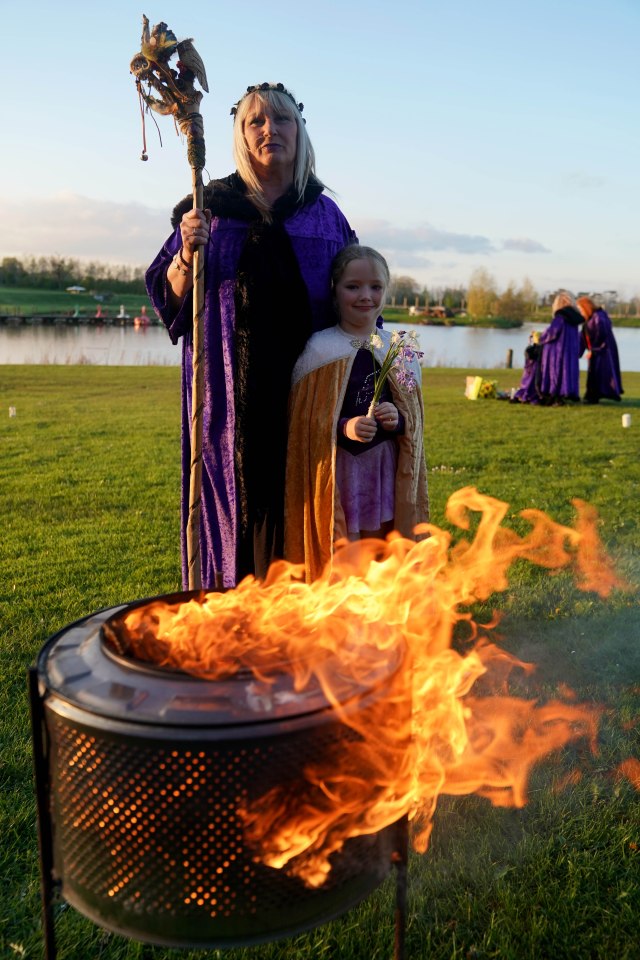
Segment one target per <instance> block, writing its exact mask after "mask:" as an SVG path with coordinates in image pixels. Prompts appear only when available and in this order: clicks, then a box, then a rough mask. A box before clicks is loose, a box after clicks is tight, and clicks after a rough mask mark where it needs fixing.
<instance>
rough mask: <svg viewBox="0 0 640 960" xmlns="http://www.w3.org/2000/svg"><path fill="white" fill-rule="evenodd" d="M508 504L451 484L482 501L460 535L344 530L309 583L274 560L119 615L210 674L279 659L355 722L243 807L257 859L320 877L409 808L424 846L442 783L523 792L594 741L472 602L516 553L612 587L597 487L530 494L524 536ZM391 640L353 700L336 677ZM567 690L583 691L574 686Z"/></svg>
mask: <svg viewBox="0 0 640 960" xmlns="http://www.w3.org/2000/svg"><path fill="white" fill-rule="evenodd" d="M507 506H508V505H507V504H505V503H503V502H501V501H499V500H495V499H493V498H491V497H487V496H483V495H481V494H479V493H478V491H477V490H475V489H474V488H472V487H467V488H465V489H463V490H459V491H458V492H457V493H455V494H454V495H453V496H452V497H451V498H450V500H449V502H448V504H447V519H448V520H449V522H451V523H452V524H454V525H456V526H457V527H459V528H461V529H463V530H468V529H469V528H470V526H471V517H470V514H471V512H477V513H478V514H479V521H478V525H477V529H476V532H475V535H474V537H473V539H472V540H466V539H461V540H459V541H458V542H457V543H455V544H452V538H451V536H450V534H449V533H447V532H445V531H444V530H442V529H439V528H438V527H436V526H433V525H423V526H421V528H420V531H419V532H420V533H427V534H428V537H427V538H426V539H423V540H421V541H419V542H414V541H412V540H406V539H403V538H402V537H401V536H400V535H399V534H397V533H394V534H391V535H390V536H389V537H388V538H387V540H386V541H384V542H383V541H377V540H368V541H360V542H358V543H350V544H346V543H344V544H342V545H341V546H340V547H339V549H337V551H336V554H335V556H334V558H333V561H332V564H331V565H330V566H328V567H327V569H326V570H325V571H324V573H323V575H322V577H321V578H319V579H318V580H317V581H316V582H315V583H312V584H305V583H303V582H301V579H300V577H301V569H300V568H299V567H296V566H294V565H291V564H288V563H286V562H284V561H281V562H278V563H276V564H274V565H273V566H272V568H271V569H270V571H269V574H268V577H267V579H266V580H265V581H264V582H263V583H258V582H257V581H255V580H254V579H253V578H251V577H248V578H246V579H245V580H243V582H242V583H241V584H239V586H238V587H237V588H236V589H235V590H232V591H229V592H227V593H211V594H207V595H206V597H205V598H204V602H197V601H195V600H194V601H190V602H187V603H182V604H173V605H170V604H167V603H166V602H153V603H150V604H148V605H147V606H145V607H142V608H138V609H134V610H132V611H130V612H129V613H128V614H127V616H126V617H125V618H124V622H125V626H126V629H127V631H128V634H129V638H130V641H131V645H132V651H133V653H134V655H135V656H138V657H140V658H142V659H150V660H153V661H155V662H160V663H162V664H164V665H167V666H172V667H179V668H180V669H182V670H184V671H187V672H190V673H193V674H197V675H200V676H204V677H206V678H209V679H214V680H215V679H220V678H222V677H224V676H229V675H230V674H234V673H235V672H236V671H238V670H240V669H247V670H250V671H252V672H253V674H254V676H255V677H256V679H257V680H259V681H260V682H261V683H262V684H264V685H266V688H267V689H268V687H269V685H270V684H271V683H272V682H273V680H274V679H275V677H276V675H278V674H282V672H283V671H286V672H288V673H289V674H290V675H291V677H292V682H293V686H294V689H295V690H297V691H300V690H303V689H304V688H305V686H306V685H307V684H308V683H309V681H310V679H312V678H315V680H316V681H317V682H319V684H320V685H321V687H322V690H323V692H324V694H325V696H326V697H327V699H328V701H329V702H330V703H331V704H332V705H333V707H334V708H335V711H336V713H337V715H338V717H339V719H340V720H341V721H342V722H343V723H345V724H346V725H347V726H349V727H351V728H352V729H353V730H355V732H356V733H357V735H358V736H357V737H355V738H353V737H352V738H348V739H349V742H348V743H341V744H337V745H336V747H335V749H334V750H332V751H330V752H329V753H330V755H325V756H322V757H320V758H318V760H317V761H316V762H314V763H313V764H311V763H309V764H307V766H306V767H305V770H304V782H303V783H299V784H297V785H296V788H295V790H292V789H291V785H290V784H282V785H281V786H279V787H277V788H275V789H273V790H271V791H269V792H268V793H266V794H264V795H263V796H262V797H261V798H260V799H259V800H258V801H256V802H253V803H252V804H251V806H250V807H248V808H246V809H243V810H241V811H239V812H240V815H241V818H242V820H243V822H244V828H245V838H246V840H247V842H248V843H250V844H251V845H252V846H253V847H254V849H255V850H256V851H257V852H256V856H257V857H259V859H260V860H262V861H263V862H264V863H267V864H268V865H270V866H273V867H279V868H286V869H287V870H288V871H289V872H291V873H292V874H294V875H296V876H298V877H300V878H302V880H303V881H304V882H305V883H307V884H308V885H310V886H318V885H320V884H322V882H323V881H324V879H325V878H326V876H327V874H328V873H329V871H330V860H329V858H330V856H331V854H332V852H333V851H335V850H338V849H340V848H341V846H342V845H343V843H344V842H345V840H346V839H347V838H349V837H352V836H356V835H361V834H370V833H374V832H376V831H378V830H380V829H382V828H383V827H385V826H387V825H389V824H392V823H394V822H395V821H397V820H398V819H399V818H400V817H401V816H403V815H405V814H408V815H409V817H410V818H411V819H412V821H413V825H414V831H413V833H414V845H415V847H416V849H418V850H425V849H426V847H427V845H428V840H429V835H430V832H431V821H432V817H433V814H434V811H435V807H436V803H437V799H438V797H439V796H440V795H441V794H443V793H445V794H446V793H448V794H468V793H477V794H480V795H481V796H484V797H487V798H489V800H490V801H491V802H492V803H493V804H495V805H503V806H504V805H513V806H521V805H522V804H524V803H525V802H526V784H527V779H528V775H529V772H530V770H531V768H532V766H533V765H534V764H535V763H537V762H538V761H539V760H540V759H541V758H542V757H544V756H545V755H546V754H548V753H549V752H550V751H552V750H556V749H558V748H559V747H561V746H562V745H563V744H565V743H567V742H568V741H570V740H572V739H576V738H578V737H587V738H588V740H589V742H590V744H591V747H592V749H593V750H595V741H596V735H597V728H598V722H599V717H600V714H601V711H600V710H599V709H598V708H594V707H592V706H589V707H587V706H581V705H578V704H576V703H575V702H564V701H560V700H555V701H553V702H547V703H539V702H536V701H534V700H523V699H518V698H514V697H510V696H507V693H506V690H507V683H506V681H507V676H508V674H509V672H510V671H511V670H513V669H514V668H518V669H522V670H525V671H530V670H531V669H532V668H531V667H530V665H527V664H523V663H521V662H519V661H517V660H515V658H513V657H511V656H510V655H509V654H507V653H506V652H505V651H502V650H500V649H499V648H498V647H496V646H495V645H493V644H490V643H489V642H488V641H487V640H486V638H484V637H482V636H480V635H479V628H478V626H477V625H476V624H475V623H474V622H473V621H472V619H471V615H470V613H469V611H468V610H466V609H464V608H466V607H468V606H469V605H470V604H472V603H474V602H476V601H478V600H486V599H487V598H488V597H490V596H491V595H492V594H493V593H495V592H496V591H504V590H505V589H506V588H507V586H508V581H507V570H508V568H509V566H510V565H511V564H512V563H513V562H514V561H516V560H518V559H525V560H528V561H531V562H533V563H536V564H538V565H541V566H543V567H546V568H548V569H552V570H557V569H560V568H563V567H568V566H573V568H574V571H575V574H576V580H577V583H578V586H579V587H581V588H582V589H585V590H593V591H595V592H597V593H599V594H600V595H601V596H607V595H608V594H609V593H610V591H611V590H612V589H613V588H614V587H624V586H625V584H623V583H622V581H621V580H620V579H619V578H618V577H617V576H616V574H615V572H614V569H613V566H612V564H611V561H610V560H609V558H608V557H607V555H606V553H605V551H604V548H603V547H602V544H601V542H600V540H599V537H598V533H597V529H596V521H597V516H596V513H595V511H594V510H593V508H591V507H589V506H588V505H587V504H584V503H583V502H582V501H577V500H576V501H574V506H575V507H576V510H577V514H578V516H577V521H576V525H575V527H566V526H562V525H560V524H557V523H555V522H554V521H553V520H551V519H550V518H549V517H548V516H546V515H545V514H544V513H542V512H540V511H537V510H525V511H523V512H522V513H521V514H520V516H522V517H523V519H524V520H526V521H527V522H528V523H529V524H530V525H531V529H530V531H529V532H528V533H527V535H525V536H522V537H521V536H519V535H517V534H516V533H515V532H514V531H513V530H509V529H506V528H504V527H503V526H501V524H502V521H503V519H504V517H505V515H506V512H507ZM460 621H466V622H467V623H468V624H469V626H470V629H471V632H472V636H473V637H474V639H475V644H474V646H473V648H472V649H471V650H470V652H468V653H467V654H466V655H463V654H461V653H460V652H458V651H456V650H455V649H454V648H453V647H452V637H453V631H454V627H455V626H456V624H457V623H459V622H460ZM490 626H491V625H490ZM394 658H395V660H398V659H400V660H401V661H402V664H403V669H402V670H401V671H400V672H399V674H398V677H397V678H396V679H395V680H394V681H393V682H392V683H391V684H390V685H389V688H388V690H387V691H386V692H385V695H384V696H381V697H379V698H378V699H377V700H376V701H375V702H374V704H373V707H372V708H371V709H368V710H367V712H366V718H364V719H363V717H362V716H361V715H360V716H359V715H358V713H357V711H356V712H355V713H354V712H348V711H346V710H344V709H343V707H342V705H341V703H340V698H339V695H338V693H337V691H339V689H340V687H341V683H344V678H345V677H348V678H350V679H352V680H353V681H354V682H356V683H359V684H363V685H365V686H366V685H367V684H368V683H369V684H370V683H371V682H372V679H375V678H376V677H379V676H380V675H381V674H382V673H384V670H385V668H386V669H387V671H388V670H389V663H392V662H394ZM481 677H482V681H480V678H481ZM479 681H480V682H479ZM480 686H482V687H487V692H486V693H485V694H484V695H483V694H482V692H480V691H479V687H480ZM498 687H499V688H500V693H499V694H496V693H495V691H496V689H497V688H498ZM568 699H569V700H574V699H575V698H573V696H572V694H571V692H570V691H569V692H568Z"/></svg>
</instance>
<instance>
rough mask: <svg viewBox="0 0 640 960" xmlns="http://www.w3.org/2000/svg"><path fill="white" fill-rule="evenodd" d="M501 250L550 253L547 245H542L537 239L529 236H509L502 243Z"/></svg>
mask: <svg viewBox="0 0 640 960" xmlns="http://www.w3.org/2000/svg"><path fill="white" fill-rule="evenodd" d="M502 249H503V250H516V251H517V252H518V253H551V251H550V250H549V249H548V247H543V245H542V244H541V243H538V241H537V240H531V239H530V238H529V237H510V238H509V239H508V240H504V241H503V243H502Z"/></svg>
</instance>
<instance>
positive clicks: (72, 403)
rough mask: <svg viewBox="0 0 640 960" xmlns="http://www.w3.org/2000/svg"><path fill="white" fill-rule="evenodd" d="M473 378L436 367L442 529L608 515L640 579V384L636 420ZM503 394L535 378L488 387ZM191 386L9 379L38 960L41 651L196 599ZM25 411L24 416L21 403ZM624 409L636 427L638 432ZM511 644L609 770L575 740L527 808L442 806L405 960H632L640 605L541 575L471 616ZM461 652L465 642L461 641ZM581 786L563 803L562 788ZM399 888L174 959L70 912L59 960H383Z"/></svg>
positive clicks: (29, 855)
mask: <svg viewBox="0 0 640 960" xmlns="http://www.w3.org/2000/svg"><path fill="white" fill-rule="evenodd" d="M466 374H467V371H465V370H453V369H446V370H440V369H430V370H428V371H426V372H425V381H424V395H425V402H426V431H425V432H426V449H427V457H428V461H429V484H430V495H431V505H432V520H433V522H434V523H435V524H436V525H438V526H441V527H444V528H445V529H450V530H451V531H452V533H453V534H454V536H455V537H460V536H461V532H460V531H459V530H455V529H454V528H452V527H451V526H450V525H449V524H448V523H447V520H446V517H445V508H446V502H447V499H448V497H449V496H450V495H451V494H452V493H454V492H455V491H456V490H458V489H459V488H461V487H466V486H474V487H477V488H478V490H480V491H481V492H482V493H485V494H488V495H491V496H492V497H495V498H497V499H499V500H503V501H505V502H506V503H508V504H509V508H508V510H507V516H506V519H505V523H506V524H507V525H510V526H513V528H514V529H516V530H518V531H520V530H522V529H524V528H525V527H526V524H524V521H523V520H522V518H520V517H519V514H520V511H522V510H525V509H529V508H537V509H540V510H544V511H545V512H547V513H548V514H550V516H551V517H552V518H553V519H554V520H556V521H558V522H560V523H563V524H567V525H571V524H572V523H573V522H574V520H575V508H574V506H572V503H571V501H572V499H573V498H579V499H582V500H584V501H587V502H589V503H591V504H593V505H594V506H595V507H596V508H597V510H598V513H599V516H600V522H599V533H600V537H601V539H602V541H603V543H604V544H605V546H606V548H607V550H608V552H609V554H610V555H611V557H612V558H613V560H614V562H615V563H616V565H617V568H618V570H619V572H620V574H621V576H622V577H624V578H625V579H626V580H627V581H628V582H629V583H630V584H632V585H633V584H637V583H638V582H639V581H640V560H639V559H638V557H639V556H640V530H639V519H638V507H637V504H638V500H639V498H640V456H639V453H640V450H639V447H640V444H639V441H638V431H639V430H640V374H629V373H625V374H624V383H625V390H626V393H625V396H624V398H623V402H622V403H620V404H613V403H602V404H600V405H598V406H583V405H575V406H566V407H560V408H540V409H537V408H534V407H527V406H520V405H513V404H510V403H508V402H506V401H499V400H477V401H469V400H466V399H465V397H464V387H465V376H466ZM483 374H484V376H485V377H487V378H493V379H496V380H497V381H498V387H499V388H500V389H503V390H507V391H508V390H509V389H510V388H511V387H512V386H517V381H518V377H519V373H518V372H516V371H509V370H498V371H494V372H489V371H484V372H483ZM179 378H180V373H179V370H178V369H177V368H166V367H157V368H155V367H144V368H142V367H139V368H131V367H127V368H117V367H116V368H108V367H89V366H80V367H68V366H64V367H56V366H46V367H37V366H29V367H18V366H0V450H1V455H0V483H1V485H2V487H1V488H2V491H3V500H2V504H3V506H2V528H3V550H2V555H1V556H0V617H1V626H2V634H1V637H2V639H1V641H0V670H1V673H0V679H1V681H2V682H1V684H0V711H1V712H0V716H1V717H2V720H1V728H0V733H1V741H0V742H1V754H0V830H1V832H0V836H1V837H2V847H1V851H0V861H1V864H2V869H1V873H0V876H1V883H2V887H1V891H2V896H1V898H0V956H1V957H2V960H4V958H7V960H8V958H20V957H27V958H39V957H42V955H43V953H42V938H41V931H40V916H39V890H38V866H37V843H36V832H35V803H34V797H33V787H32V774H31V746H30V737H29V723H28V705H27V697H26V679H25V674H26V670H27V667H28V665H29V664H30V663H31V662H32V661H33V658H34V656H35V655H36V654H37V652H38V651H39V649H40V648H41V646H42V644H43V642H44V641H45V640H46V638H47V637H48V636H50V635H51V634H53V633H54V632H56V631H57V630H58V629H60V628H61V627H63V626H64V625H66V624H69V623H71V622H72V621H74V620H76V619H78V618H80V617H82V616H85V615H86V614H88V613H90V612H92V611H94V610H97V609H100V608H102V607H105V606H109V605H112V604H117V603H121V602H125V601H129V600H133V599H136V598H140V597H143V596H149V595H152V594H157V593H165V592H171V591H173V590H175V589H179V587H180V561H179V547H178V530H179V500H180V478H179V431H180V423H179V416H180V415H179V391H180V383H179ZM10 406H12V407H15V408H16V415H15V416H14V417H9V416H8V408H9V407H10ZM623 412H626V413H631V415H632V426H631V428H630V429H623V428H622V426H621V414H622V413H623ZM494 609H495V610H497V611H499V613H500V617H501V619H500V623H499V626H498V627H497V628H496V631H495V634H496V635H495V636H494V638H493V639H494V640H496V641H497V642H499V643H500V644H501V645H502V646H503V647H504V648H505V649H506V650H508V651H509V652H510V653H511V654H514V655H516V656H519V657H521V658H522V659H524V660H526V661H530V662H534V663H536V664H537V665H538V669H537V671H536V672H535V674H534V675H533V677H532V679H531V680H530V681H527V682H526V683H525V681H520V683H521V689H520V690H519V692H520V693H521V694H522V695H528V696H532V697H533V696H543V697H547V696H553V695H554V694H555V692H556V691H557V690H559V689H561V688H562V687H563V685H569V686H570V687H571V688H572V689H573V690H574V691H575V695H576V698H577V700H578V701H579V702H586V703H588V704H599V705H602V706H604V707H605V713H604V714H603V718H602V721H601V727H600V734H599V751H598V753H597V755H595V756H594V755H592V754H591V752H590V751H589V750H588V749H587V748H586V747H585V746H584V745H583V744H581V743H579V742H578V743H576V744H575V745H573V746H571V747H566V748H564V749H563V750H561V751H559V752H558V753H557V754H554V755H552V756H550V757H548V758H547V759H546V760H545V761H544V762H542V763H540V764H539V765H537V766H536V768H535V769H534V772H533V776H532V779H531V783H530V786H529V791H528V803H527V804H526V805H525V806H524V807H522V808H521V809H511V808H505V807H494V806H491V804H490V803H489V802H488V801H487V800H485V799H483V798H481V797H478V796H461V797H453V796H445V797H442V798H441V800H440V802H439V804H438V808H437V810H436V814H435V818H434V831H433V836H432V841H431V845H430V848H429V850H428V852H427V853H426V854H424V855H418V854H415V853H413V854H412V856H411V859H410V865H409V921H408V929H407V957H408V958H411V960H413V958H419V960H423V958H424V960H427V958H429V960H468V958H500V960H505V958H507V960H523V958H524V960H534V958H535V960H540V958H550V960H563V958H567V960H569V958H571V960H593V958H598V960H613V958H615V960H637V958H638V957H639V956H640V950H639V948H638V930H637V925H638V921H637V918H638V916H639V915H640V793H639V792H638V791H636V790H635V789H634V788H633V786H632V784H631V783H630V782H629V780H628V779H625V778H620V777H617V776H616V775H615V774H614V771H615V770H616V768H617V767H618V765H619V764H620V763H621V762H622V761H623V760H625V759H627V758H629V757H635V758H640V738H639V734H638V729H639V728H638V719H639V718H640V644H639V643H638V637H639V630H638V626H639V623H640V619H639V617H638V595H637V591H636V590H635V588H634V589H631V590H628V591H615V592H614V593H613V594H612V596H611V597H610V598H608V599H602V598H600V597H599V596H598V595H597V594H595V593H583V592H579V591H578V590H577V589H576V588H575V586H574V583H573V580H572V578H571V577H570V576H569V574H565V573H561V574H557V575H550V574H548V573H547V572H545V571H543V570H542V569H541V568H539V567H534V566H532V565H530V564H526V563H524V562H519V563H518V564H516V565H515V566H514V568H513V569H512V571H511V575H510V585H509V588H508V589H507V590H506V591H505V592H503V593H500V594H497V595H494V596H493V597H492V598H490V600H489V601H487V602H485V603H482V604H478V605H477V606H476V607H475V608H474V610H473V613H474V616H476V617H477V619H478V620H480V621H481V622H486V621H487V620H488V619H489V618H490V617H491V615H492V612H493V610H494ZM458 642H459V643H461V644H463V643H465V642H466V640H465V638H464V637H461V638H458ZM568 784H570V785H568ZM393 898H394V881H393V878H392V877H391V876H390V877H389V878H388V879H387V880H386V881H385V883H384V884H383V885H382V886H381V887H380V888H379V889H378V890H377V891H376V892H375V893H374V894H373V895H372V896H370V897H369V898H368V899H367V900H365V901H364V902H363V903H362V904H360V905H359V906H358V907H356V908H354V909H353V910H351V911H349V912H348V913H347V914H345V915H344V916H343V917H342V918H340V919H338V920H336V921H334V922H332V923H329V924H327V925H324V926H322V927H319V928H317V929H316V930H314V931H312V932H310V933H308V934H305V935H300V936H297V937H294V938H292V939H290V940H285V941H279V942H276V943H273V944H268V945H265V946H261V947H256V948H253V949H246V950H231V951H226V952H224V953H222V952H220V951H208V952H207V953H206V954H205V953H203V952H198V951H171V950H168V949H165V948H161V947H150V946H147V945H142V944H139V943H136V942H134V941H131V940H126V939H124V938H122V937H119V936H116V935H111V934H107V933H105V932H103V931H102V930H100V929H99V928H97V927H96V926H94V925H93V924H92V923H90V922H89V921H88V920H86V919H85V918H83V917H82V916H80V915H79V914H78V913H77V912H76V911H75V910H74V909H72V908H67V907H66V905H65V904H64V903H62V904H60V905H59V906H58V907H57V914H56V929H57V936H58V944H59V953H58V956H59V960H86V958H88V957H90V958H100V960H143V958H144V960H169V958H171V960H174V958H175V960H179V958H181V957H184V958H185V960H196V958H201V960H203V958H204V956H205V955H206V956H207V957H225V958H228V960H293V958H300V957H305V958H307V957H308V958H316V957H317V958H336V957H340V958H345V960H365V958H366V960H370V958H374V960H378V958H380V960H382V958H390V957H391V955H392V952H393V909H394V906H393Z"/></svg>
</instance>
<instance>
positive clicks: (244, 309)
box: [146, 83, 355, 589]
mask: <svg viewBox="0 0 640 960" xmlns="http://www.w3.org/2000/svg"><path fill="white" fill-rule="evenodd" d="M302 109H303V105H302V104H299V103H297V102H296V101H295V99H294V97H293V95H292V94H291V93H290V92H289V91H288V90H287V89H286V88H285V87H284V86H283V85H282V84H270V83H263V84H258V85H257V86H255V87H249V88H248V89H247V92H246V93H245V94H244V96H243V97H242V98H241V99H240V100H239V101H238V103H237V104H236V105H235V107H233V109H232V111H231V112H232V114H233V116H234V159H235V162H236V166H237V171H236V173H234V174H231V176H228V177H226V178H225V179H223V180H214V181H212V182H211V183H209V185H208V187H205V190H204V204H203V206H204V210H197V209H193V207H192V200H191V197H187V198H185V199H184V200H183V201H182V202H181V203H179V204H178V205H177V207H176V208H175V210H174V214H173V218H172V225H173V227H174V232H173V234H172V235H171V236H170V237H169V238H168V240H167V241H166V243H165V244H164V246H163V247H162V249H161V251H160V253H159V254H158V256H157V257H156V259H155V260H154V262H153V263H152V264H151V266H150V267H149V270H148V271H147V276H146V281H147V289H148V291H149V296H150V298H151V302H152V304H153V307H154V310H155V311H156V313H157V314H158V316H159V317H160V318H161V320H162V321H163V323H164V324H165V325H166V327H167V329H168V331H169V335H170V337H171V339H172V341H173V342H174V343H178V341H179V339H180V338H181V337H182V341H183V343H182V534H181V542H182V575H183V582H184V585H185V587H186V586H187V585H188V571H187V554H186V525H187V519H188V509H189V476H190V463H191V439H190V425H191V389H192V372H193V366H192V362H193V333H192V314H193V306H192V302H193V301H192V290H193V265H192V264H193V256H194V250H195V248H196V247H198V246H203V245H205V254H204V260H205V283H206V290H205V308H204V364H205V374H204V376H205V406H204V415H203V440H202V504H201V518H200V554H201V570H202V586H203V587H204V588H207V589H212V588H221V587H233V586H235V585H236V583H238V581H239V580H241V579H242V578H243V577H244V576H246V575H248V574H254V575H256V576H257V577H264V576H265V574H266V572H267V570H268V567H269V564H270V563H271V562H272V560H274V559H277V558H278V557H282V555H283V511H284V473H285V464H286V444H287V401H288V394H289V386H290V383H291V372H292V370H293V365H294V363H295V361H296V360H297V358H298V356H299V355H300V353H301V351H302V348H303V347H304V345H305V343H306V341H307V340H308V338H309V336H310V335H311V334H312V333H313V332H315V331H316V330H321V329H323V328H324V327H327V326H330V325H332V324H333V323H334V322H335V318H334V317H333V314H332V305H331V299H330V282H329V276H330V266H331V262H332V260H333V257H334V256H335V254H336V253H337V252H338V250H340V249H342V247H344V246H346V244H348V243H353V242H354V240H355V235H354V233H353V231H352V230H351V227H350V226H349V224H348V222H347V220H346V219H345V217H344V216H343V214H342V213H341V211H340V210H339V208H338V207H337V205H336V204H335V203H334V202H333V200H331V199H330V198H329V197H327V196H325V195H324V193H323V190H324V187H323V184H322V183H321V182H320V180H318V179H317V177H316V176H315V157H314V152H313V148H312V146H311V142H310V140H309V136H308V134H307V132H306V128H305V124H304V121H303V119H302V116H301V112H302Z"/></svg>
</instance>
